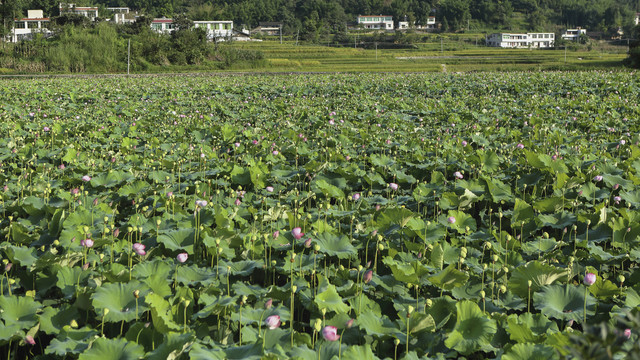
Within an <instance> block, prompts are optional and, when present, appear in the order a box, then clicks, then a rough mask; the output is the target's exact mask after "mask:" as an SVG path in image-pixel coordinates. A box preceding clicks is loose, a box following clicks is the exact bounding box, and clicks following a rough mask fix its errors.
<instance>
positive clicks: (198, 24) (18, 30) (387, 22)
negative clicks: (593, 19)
mask: <svg viewBox="0 0 640 360" xmlns="http://www.w3.org/2000/svg"><path fill="white" fill-rule="evenodd" d="M106 9H107V11H109V12H110V13H112V14H113V17H112V18H109V19H107V21H110V22H112V23H115V24H131V23H134V22H135V21H136V19H137V18H138V17H140V16H142V15H141V14H138V13H137V12H133V11H131V9H129V8H128V7H107V8H106ZM59 11H60V15H63V14H76V15H81V16H85V17H87V18H88V19H89V20H90V21H95V20H96V19H97V18H98V7H80V6H76V5H75V4H65V3H60V4H59ZM50 21H51V19H50V18H49V17H45V16H44V13H43V11H42V10H28V12H27V17H25V18H22V19H15V21H14V27H13V29H12V31H11V33H10V34H8V35H7V37H6V39H5V40H6V41H9V42H14V43H15V42H20V41H23V40H30V39H32V38H33V36H34V35H35V34H42V35H43V36H44V37H49V36H52V35H53V32H52V31H51V30H50V26H49V23H50ZM634 22H635V25H638V24H640V13H637V14H636V16H635V21H634ZM395 24H396V23H395V22H394V20H393V17H392V16H386V15H360V16H358V17H357V19H356V23H355V26H352V27H351V29H352V30H360V29H364V30H383V31H390V32H391V31H407V30H410V29H412V30H418V31H424V32H436V31H439V30H440V24H439V23H438V22H437V21H436V17H435V16H429V17H428V20H427V23H426V24H410V23H409V22H408V21H406V19H405V20H404V21H398V22H397V26H394V25H395ZM193 26H194V27H195V28H202V29H204V30H205V32H206V34H207V38H208V39H209V40H210V41H261V40H260V39H256V38H255V36H256V35H258V34H260V35H281V34H282V23H277V22H271V23H267V22H265V23H260V24H259V26H257V27H255V28H253V29H251V30H247V29H244V28H243V29H241V30H236V29H234V27H233V21H231V20H215V21H194V22H193ZM151 29H152V30H153V31H156V32H158V33H162V34H169V33H171V32H173V31H175V24H174V21H173V19H170V18H156V19H153V20H152V21H151ZM619 35H622V33H621V30H620V31H619ZM589 36H590V34H589V33H588V32H587V29H583V28H580V27H578V28H575V29H566V30H565V31H564V32H563V33H562V34H561V37H562V39H563V40H566V41H575V42H578V41H580V40H581V39H585V38H586V39H588V38H589ZM555 37H556V35H555V34H554V33H552V32H548V33H547V32H531V33H492V34H489V35H487V36H486V38H485V44H486V46H490V47H500V48H541V49H542V48H552V47H554V46H555V43H556V41H555V40H556V39H555Z"/></svg>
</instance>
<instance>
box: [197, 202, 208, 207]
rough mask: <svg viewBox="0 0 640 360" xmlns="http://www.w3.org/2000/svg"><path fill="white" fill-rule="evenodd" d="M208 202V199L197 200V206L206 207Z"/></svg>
mask: <svg viewBox="0 0 640 360" xmlns="http://www.w3.org/2000/svg"><path fill="white" fill-rule="evenodd" d="M207 204H208V203H207V200H196V206H199V207H205V206H207Z"/></svg>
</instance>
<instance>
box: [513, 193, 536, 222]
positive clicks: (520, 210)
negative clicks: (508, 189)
mask: <svg viewBox="0 0 640 360" xmlns="http://www.w3.org/2000/svg"><path fill="white" fill-rule="evenodd" d="M533 218H534V213H533V207H532V206H531V205H529V204H527V203H526V201H524V200H520V199H516V204H515V206H514V207H513V215H512V216H511V223H512V224H517V223H520V222H525V223H526V222H528V221H529V220H531V219H533Z"/></svg>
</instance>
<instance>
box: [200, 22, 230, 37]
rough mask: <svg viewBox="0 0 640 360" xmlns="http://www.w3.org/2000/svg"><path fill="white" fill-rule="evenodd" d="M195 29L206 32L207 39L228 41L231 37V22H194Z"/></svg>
mask: <svg viewBox="0 0 640 360" xmlns="http://www.w3.org/2000/svg"><path fill="white" fill-rule="evenodd" d="M193 26H194V27H195V28H200V29H204V30H205V31H206V32H207V39H209V40H216V39H229V38H231V37H232V36H233V21H231V20H221V21H194V22H193Z"/></svg>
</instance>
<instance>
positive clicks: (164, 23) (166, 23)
mask: <svg viewBox="0 0 640 360" xmlns="http://www.w3.org/2000/svg"><path fill="white" fill-rule="evenodd" d="M175 29H176V27H175V24H174V23H173V19H167V18H162V19H153V20H152V21H151V30H153V31H155V32H159V33H161V34H169V33H172V32H173V30H175Z"/></svg>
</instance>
